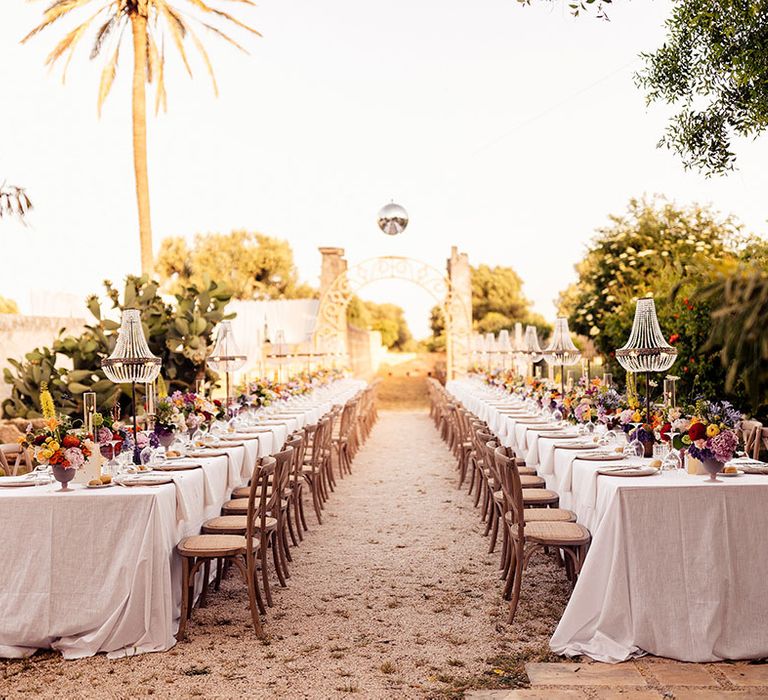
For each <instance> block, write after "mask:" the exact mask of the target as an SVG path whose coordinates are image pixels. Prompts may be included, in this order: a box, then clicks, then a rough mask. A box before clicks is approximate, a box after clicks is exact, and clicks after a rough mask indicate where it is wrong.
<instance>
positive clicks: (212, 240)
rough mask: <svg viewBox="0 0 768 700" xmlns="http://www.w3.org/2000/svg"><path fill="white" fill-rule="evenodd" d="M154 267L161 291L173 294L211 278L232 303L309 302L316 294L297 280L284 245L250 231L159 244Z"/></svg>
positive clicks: (177, 238)
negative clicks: (226, 290)
mask: <svg viewBox="0 0 768 700" xmlns="http://www.w3.org/2000/svg"><path fill="white" fill-rule="evenodd" d="M155 269H156V270H157V274H158V276H159V277H160V279H161V281H162V283H163V288H164V289H167V290H169V291H173V292H176V291H178V290H179V289H183V288H184V287H185V286H186V285H188V284H194V285H197V286H205V285H207V284H208V283H209V281H210V280H216V281H217V282H221V283H224V284H226V285H227V286H228V287H229V288H230V289H231V290H232V296H233V297H234V298H235V299H307V298H313V297H316V296H317V292H316V290H314V289H313V288H312V287H310V286H309V285H306V284H301V283H300V282H299V275H298V272H297V270H296V265H295V264H294V261H293V250H292V249H291V246H290V244H289V243H288V241H283V240H280V239H278V238H272V237H271V236H265V235H263V234H261V233H254V232H252V231H244V230H237V231H232V232H231V233H207V234H200V233H198V234H196V235H195V238H194V242H193V243H192V245H191V246H190V245H189V244H188V243H187V241H186V240H185V239H184V238H181V237H178V236H176V237H171V238H166V239H164V240H163V242H162V244H161V246H160V252H159V254H158V256H157V261H156V263H155Z"/></svg>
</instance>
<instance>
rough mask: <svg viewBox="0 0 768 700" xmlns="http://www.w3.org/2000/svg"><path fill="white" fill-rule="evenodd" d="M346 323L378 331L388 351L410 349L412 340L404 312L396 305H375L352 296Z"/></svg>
mask: <svg viewBox="0 0 768 700" xmlns="http://www.w3.org/2000/svg"><path fill="white" fill-rule="evenodd" d="M347 323H349V325H351V326H354V327H355V328H365V329H368V330H373V331H379V332H380V333H381V342H382V343H383V344H384V345H385V346H386V347H387V348H389V349H390V350H405V349H407V348H410V347H411V345H412V343H411V341H412V340H413V336H412V335H411V331H410V329H409V328H408V322H407V321H406V320H405V312H404V311H403V309H402V308H401V307H399V306H397V305H396V304H377V303H375V302H373V301H364V300H362V299H360V298H359V297H358V296H353V297H352V299H350V301H349V305H348V306H347Z"/></svg>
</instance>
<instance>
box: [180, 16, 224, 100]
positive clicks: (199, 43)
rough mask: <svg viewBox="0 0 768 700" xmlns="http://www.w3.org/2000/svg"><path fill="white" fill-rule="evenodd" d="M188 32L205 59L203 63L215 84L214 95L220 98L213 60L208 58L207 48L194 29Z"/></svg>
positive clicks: (189, 28) (190, 28) (189, 29)
mask: <svg viewBox="0 0 768 700" xmlns="http://www.w3.org/2000/svg"><path fill="white" fill-rule="evenodd" d="M187 30H188V31H189V36H191V37H192V41H193V43H194V44H195V46H196V47H197V50H198V51H199V52H200V55H201V56H202V57H203V61H204V62H205V67H206V68H207V69H208V75H209V76H211V83H213V93H214V94H215V95H216V97H218V96H219V86H218V85H217V84H216V75H215V74H214V72H213V66H212V65H211V59H210V58H209V57H208V52H207V51H206V50H205V47H204V46H203V42H202V41H200V39H199V38H198V37H197V34H195V33H194V32H193V31H192V27H187Z"/></svg>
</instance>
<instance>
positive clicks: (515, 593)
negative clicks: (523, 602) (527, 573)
mask: <svg viewBox="0 0 768 700" xmlns="http://www.w3.org/2000/svg"><path fill="white" fill-rule="evenodd" d="M520 549H522V548H520ZM520 549H518V551H517V552H516V553H515V567H514V573H513V581H512V599H511V600H510V602H509V617H508V618H507V623H508V624H510V625H511V624H512V622H513V621H514V619H515V613H516V612H517V605H518V603H519V602H520V588H521V586H522V583H523V568H524V563H525V559H524V556H523V552H522V551H520Z"/></svg>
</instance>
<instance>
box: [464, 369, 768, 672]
mask: <svg viewBox="0 0 768 700" xmlns="http://www.w3.org/2000/svg"><path fill="white" fill-rule="evenodd" d="M449 390H450V391H452V393H453V394H454V395H455V396H457V398H459V399H460V400H461V401H463V402H464V404H465V406H467V408H469V410H471V411H473V412H474V413H476V414H477V415H478V416H480V417H481V418H483V420H486V421H488V418H489V417H490V418H492V419H493V420H494V424H493V426H499V425H500V420H499V418H498V410H497V409H496V408H494V407H492V406H490V405H489V404H491V403H493V402H497V401H498V400H499V399H498V396H496V395H494V393H493V392H489V391H487V390H484V388H482V387H480V386H478V385H477V383H476V382H453V383H452V384H451V385H450V386H449ZM484 416H485V417H484ZM510 422H511V421H509V420H507V426H504V427H505V428H506V430H507V432H509V431H510V426H509V423H510ZM489 425H490V423H489ZM493 426H492V427H493ZM512 430H513V432H514V443H515V446H516V447H517V449H518V450H520V449H522V450H525V451H526V454H527V456H528V457H529V458H530V460H531V462H533V463H535V464H536V465H538V470H539V471H540V473H541V474H542V475H543V476H544V477H545V478H546V480H547V486H548V487H549V488H553V489H555V490H556V491H557V492H558V493H559V495H560V504H561V507H564V508H570V509H572V510H574V511H575V512H576V515H577V518H578V520H579V522H581V523H583V524H584V525H585V526H586V527H588V528H589V529H590V530H591V532H592V537H593V540H592V546H591V548H590V551H589V554H588V555H587V559H586V561H585V563H584V567H583V569H582V572H581V575H580V577H579V580H578V583H577V584H576V588H575V590H574V592H573V595H572V596H571V599H570V601H569V603H568V606H567V607H566V610H565V612H564V614H563V617H562V619H561V621H560V624H559V625H558V627H557V629H556V631H555V634H554V635H553V637H552V640H551V642H550V645H551V648H552V649H553V651H555V652H557V653H559V654H567V655H578V654H585V655H587V656H590V657H592V658H594V659H597V660H600V661H608V662H619V661H624V660H626V659H629V658H632V657H633V656H638V655H641V654H644V653H651V654H655V655H658V656H666V657H670V658H674V659H679V660H681V661H695V662H705V661H719V660H723V659H751V658H763V657H765V656H768V624H766V622H765V621H766V620H768V596H766V593H765V586H766V581H768V546H767V545H766V533H767V532H768V477H765V476H751V475H744V476H739V477H734V478H727V477H721V483H718V484H706V483H704V480H705V477H702V476H693V475H688V474H686V473H683V472H679V473H674V474H672V473H665V474H660V475H654V476H649V477H642V478H627V477H616V476H602V475H600V476H598V474H597V470H598V469H600V468H601V467H610V466H613V465H615V464H616V462H596V461H589V460H586V459H583V458H580V457H579V454H580V453H579V451H575V450H568V449H563V448H560V447H557V443H558V442H560V441H561V440H560V439H550V438H546V437H543V436H539V435H537V434H536V432H535V431H533V430H529V429H527V428H525V426H523V425H521V424H520V423H516V424H514V426H513V428H512ZM534 445H535V449H536V454H535V455H534V454H532V453H531V449H532V448H533V446H534ZM638 461H639V462H641V463H642V462H643V460H638Z"/></svg>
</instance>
